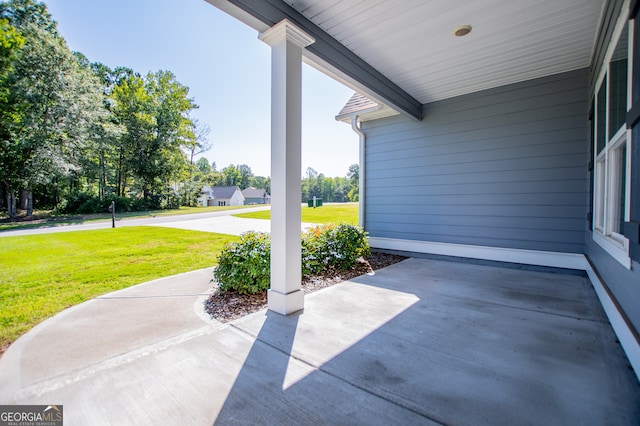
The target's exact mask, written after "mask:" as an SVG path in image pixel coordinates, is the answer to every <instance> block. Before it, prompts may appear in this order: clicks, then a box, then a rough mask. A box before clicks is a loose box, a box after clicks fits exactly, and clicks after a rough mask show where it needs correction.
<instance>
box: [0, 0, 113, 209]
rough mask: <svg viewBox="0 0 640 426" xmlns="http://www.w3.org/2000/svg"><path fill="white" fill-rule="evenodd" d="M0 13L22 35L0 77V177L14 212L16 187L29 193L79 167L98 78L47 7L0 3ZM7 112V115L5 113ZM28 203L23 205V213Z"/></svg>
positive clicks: (94, 112) (95, 111)
mask: <svg viewBox="0 0 640 426" xmlns="http://www.w3.org/2000/svg"><path fill="white" fill-rule="evenodd" d="M0 16H2V17H4V18H6V19H8V20H9V22H10V23H12V24H13V25H15V26H16V28H17V29H18V30H19V31H20V33H21V34H22V35H23V36H24V39H25V42H24V45H23V46H22V47H21V48H20V49H19V50H18V52H17V53H16V57H15V60H13V61H12V67H11V69H10V71H9V72H8V73H7V75H6V78H4V79H2V88H1V90H0V91H3V92H4V93H6V94H7V98H6V101H5V102H3V105H2V110H3V111H2V116H3V123H2V127H3V129H5V130H6V134H5V135H4V136H5V141H4V143H3V145H4V146H3V152H2V158H3V166H4V167H3V182H4V184H5V192H6V193H7V194H8V198H10V199H11V200H10V201H11V202H10V203H9V204H12V205H10V206H9V213H10V216H15V207H14V206H15V191H16V190H17V189H26V190H27V193H28V194H29V200H31V192H32V189H33V186H34V185H36V184H43V185H46V184H49V183H51V182H52V181H54V180H55V179H56V178H57V177H59V176H65V175H69V174H70V173H71V172H72V171H74V170H77V169H78V167H79V157H80V156H81V154H82V152H83V146H84V144H85V142H86V141H87V140H88V138H89V137H90V134H91V125H92V123H93V122H94V121H95V119H96V118H97V117H98V116H100V114H102V112H103V108H102V104H101V99H100V96H99V90H98V83H97V81H96V79H95V78H94V77H93V75H92V74H91V73H90V72H88V71H87V70H86V69H85V68H83V67H82V66H81V64H80V63H79V62H78V59H77V58H76V57H74V56H73V55H72V53H71V52H70V50H69V49H68V47H67V46H66V43H65V41H64V39H62V38H61V37H60V36H59V35H58V33H57V30H56V25H55V22H54V21H53V20H51V17H50V15H49V14H48V12H47V10H46V6H44V4H41V3H34V2H32V1H30V0H14V1H11V2H7V3H2V4H0ZM9 117H10V118H9ZM32 209H33V204H32V203H31V202H29V203H28V205H27V214H28V215H30V214H31V213H32Z"/></svg>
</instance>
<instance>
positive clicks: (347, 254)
mask: <svg viewBox="0 0 640 426" xmlns="http://www.w3.org/2000/svg"><path fill="white" fill-rule="evenodd" d="M369 253H370V248H369V242H368V241H367V233H366V232H365V231H364V230H363V229H362V228H360V227H358V226H354V225H347V224H340V225H324V226H319V227H317V228H313V229H311V230H309V232H306V233H304V234H302V275H303V276H307V275H312V274H318V273H321V272H322V271H323V270H326V269H330V268H339V269H349V268H351V267H352V266H354V265H355V264H356V262H357V261H358V258H359V257H361V256H367V255H369ZM270 261H271V244H270V239H269V235H268V234H264V233H260V232H247V233H245V234H243V235H242V236H241V237H240V241H238V242H235V243H231V244H228V245H227V246H225V248H224V249H223V250H222V251H221V252H220V255H219V256H218V267H217V268H216V270H215V271H214V278H215V280H216V281H217V282H218V283H219V286H220V287H219V288H220V290H221V291H227V290H235V291H237V292H238V293H241V294H248V293H257V292H259V291H263V290H267V289H268V288H269V282H270V276H269V273H270Z"/></svg>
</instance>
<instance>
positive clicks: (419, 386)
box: [0, 259, 640, 425]
mask: <svg viewBox="0 0 640 426" xmlns="http://www.w3.org/2000/svg"><path fill="white" fill-rule="evenodd" d="M210 272H211V271H210V270H201V271H196V272H192V273H188V274H182V275H179V276H176V277H170V278H167V279H163V280H158V281H155V282H151V283H145V284H142V285H139V286H136V287H132V288H129V289H126V290H122V291H119V292H116V293H112V294H109V295H106V296H103V297H99V298H97V299H94V300H91V301H89V302H87V303H84V304H82V305H79V306H76V307H74V308H71V309H68V310H67V311H65V312H62V313H61V314H59V315H58V316H56V317H55V318H52V319H50V320H48V321H45V322H44V323H42V324H40V325H39V326H37V327H36V328H34V329H33V330H32V331H31V332H29V333H27V334H26V335H25V336H23V337H22V338H21V339H19V340H18V341H17V342H16V343H15V344H14V345H12V347H11V348H10V349H9V350H8V351H7V352H6V354H5V355H4V356H3V357H2V358H1V359H0V383H1V385H0V403H1V404H15V403H20V404H24V403H38V404H62V405H64V415H65V424H66V425H76V424H92V425H95V424H136V425H143V424H176V425H178V424H180V425H184V424H196V425H210V424H214V423H215V424H221V425H226V424H368V425H369V424H381V425H388V424H462V425H464V424H473V425H478V424H490V425H496V424H509V425H513V424H518V425H522V424H541V425H553V424H558V425H566V424H594V425H601V424H608V425H630V424H639V423H640V385H639V383H638V380H637V378H636V376H635V374H634V372H633V371H632V370H631V369H630V368H629V366H628V363H627V360H626V358H625V356H624V354H623V352H622V350H621V348H620V346H619V345H618V344H617V343H616V337H615V335H614V334H613V331H612V329H611V327H610V326H609V324H608V322H607V320H606V317H605V316H604V313H603V311H602V309H601V307H600V305H599V303H598V301H597V299H596V295H595V292H594V291H593V289H592V288H591V285H590V283H589V281H588V279H587V278H586V277H583V276H579V275H569V274H559V273H550V272H532V271H523V270H516V269H507V268H501V267H494V266H481V265H472V264H461V263H452V262H446V261H438V260H426V259H409V260H406V261H404V262H402V263H400V264H396V265H393V266H391V267H388V268H385V269H383V270H380V271H377V273H376V274H375V275H367V276H362V277H359V278H357V279H354V280H352V281H349V282H345V283H342V284H338V285H336V286H333V287H331V288H328V289H324V290H321V291H319V292H316V293H313V294H311V295H307V296H306V308H305V310H304V312H302V313H300V314H297V315H292V316H289V317H283V316H280V315H278V314H274V313H272V312H266V311H261V312H258V313H256V314H253V315H249V316H247V317H244V318H242V319H240V320H237V321H234V322H232V323H228V324H221V323H218V322H216V321H213V320H210V319H208V318H207V317H206V316H205V315H204V314H203V312H202V302H203V300H204V299H205V298H206V294H207V292H208V291H210V288H211V284H210V283H209V278H210Z"/></svg>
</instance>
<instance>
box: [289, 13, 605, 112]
mask: <svg viewBox="0 0 640 426" xmlns="http://www.w3.org/2000/svg"><path fill="white" fill-rule="evenodd" d="M285 3H287V4H289V5H290V6H291V7H292V8H294V9H295V10H296V11H298V12H300V13H301V14H302V15H304V16H305V17H306V18H308V19H309V20H310V21H311V22H313V23H314V24H315V25H317V26H318V27H320V28H321V29H322V30H324V31H325V32H326V33H327V34H329V35H330V36H332V37H333V38H335V39H336V40H337V41H338V42H340V43H341V44H343V45H344V46H345V47H346V48H348V49H349V50H351V51H352V52H353V53H355V54H356V55H357V56H359V57H360V58H361V59H363V60H364V61H365V62H367V63H368V64H370V65H371V66H373V67H374V68H375V69H377V70H378V71H379V72H380V73H382V74H383V75H384V76H386V77H387V78H388V79H389V80H391V81H392V82H394V83H395V84H397V85H398V86H399V87H400V88H402V89H403V90H405V91H406V92H407V93H408V94H410V95H411V96H413V97H414V98H415V99H417V100H418V101H419V102H421V103H423V104H425V103H429V102H433V101H436V100H440V99H446V98H450V97H453V96H458V95H462V94H465V93H472V92H476V91H479V90H483V89H489V88H492V87H497V86H502V85H505V84H510V83H515V82H519V81H524V80H529V79H533V78H538V77H543V76H547V75H552V74H557V73H561V72H565V71H570V70H574V69H579V68H585V67H587V66H588V65H589V62H590V59H591V56H592V55H591V54H592V49H593V45H594V39H595V37H596V29H597V27H598V23H599V19H600V14H601V12H602V9H603V1H602V0H556V1H553V0H545V1H542V0H537V1H536V0H532V1H517V0H516V1H507V0H474V1H452V0H430V1H424V0H394V1H389V0H285ZM463 24H469V25H471V26H472V27H473V30H472V31H471V33H470V34H469V35H467V36H465V37H455V36H453V28H455V27H456V26H458V25H463Z"/></svg>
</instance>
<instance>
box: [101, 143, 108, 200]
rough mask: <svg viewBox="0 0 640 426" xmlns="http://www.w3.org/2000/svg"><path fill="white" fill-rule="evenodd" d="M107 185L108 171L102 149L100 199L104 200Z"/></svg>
mask: <svg viewBox="0 0 640 426" xmlns="http://www.w3.org/2000/svg"><path fill="white" fill-rule="evenodd" d="M106 186H107V172H106V170H105V165H104V149H101V150H100V200H101V201H102V200H104V196H105V187H106Z"/></svg>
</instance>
